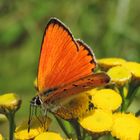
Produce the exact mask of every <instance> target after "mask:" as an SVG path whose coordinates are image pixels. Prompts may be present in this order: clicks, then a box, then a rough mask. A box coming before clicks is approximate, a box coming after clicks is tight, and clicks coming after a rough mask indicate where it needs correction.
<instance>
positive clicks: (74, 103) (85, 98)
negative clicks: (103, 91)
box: [56, 92, 92, 120]
mask: <svg viewBox="0 0 140 140" xmlns="http://www.w3.org/2000/svg"><path fill="white" fill-rule="evenodd" d="M90 100H91V99H90V95H88V93H86V92H84V93H81V94H78V95H73V96H72V97H69V99H65V101H64V100H62V101H60V102H59V103H58V104H60V103H61V106H60V108H58V110H57V111H56V114H57V115H58V116H59V117H61V118H63V119H66V120H69V119H76V118H78V117H80V116H81V115H84V114H85V113H86V112H87V111H88V110H89V104H90ZM91 104H92V103H91Z"/></svg>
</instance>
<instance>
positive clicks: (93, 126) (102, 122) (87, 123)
mask: <svg viewBox="0 0 140 140" xmlns="http://www.w3.org/2000/svg"><path fill="white" fill-rule="evenodd" d="M79 123H80V125H81V126H82V127H83V128H84V129H86V130H87V131H89V132H91V133H93V134H95V133H103V132H107V131H110V130H111V127H112V123H113V120H112V113H111V112H110V111H104V110H101V109H95V110H94V111H92V112H90V114H89V115H88V116H85V117H83V118H80V119H79Z"/></svg>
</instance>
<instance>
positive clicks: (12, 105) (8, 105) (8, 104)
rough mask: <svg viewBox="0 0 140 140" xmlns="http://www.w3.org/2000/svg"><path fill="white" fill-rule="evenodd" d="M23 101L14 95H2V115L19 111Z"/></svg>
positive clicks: (0, 98) (0, 107)
mask: <svg viewBox="0 0 140 140" xmlns="http://www.w3.org/2000/svg"><path fill="white" fill-rule="evenodd" d="M20 104H21V99H20V98H19V97H18V96H17V95H16V94H14V93H7V94H3V95H0V113H3V114H5V112H7V111H11V110H15V111H16V110H18V109H19V107H20Z"/></svg>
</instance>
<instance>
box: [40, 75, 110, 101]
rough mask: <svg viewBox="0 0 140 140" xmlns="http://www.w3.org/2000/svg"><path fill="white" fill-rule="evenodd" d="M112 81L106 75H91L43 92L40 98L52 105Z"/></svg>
mask: <svg viewBox="0 0 140 140" xmlns="http://www.w3.org/2000/svg"><path fill="white" fill-rule="evenodd" d="M109 81H110V78H109V76H108V75H107V74H105V73H97V74H91V75H89V76H86V77H84V78H81V79H79V80H76V81H73V82H72V83H69V84H66V85H63V86H58V87H55V88H53V89H51V90H47V91H46V92H43V93H42V94H41V95H40V96H42V97H41V98H42V99H43V102H46V103H52V102H54V101H57V100H59V99H65V98H66V97H69V96H72V95H75V94H79V93H81V92H83V91H87V90H89V89H92V88H95V87H99V86H104V85H106V84H107V83H108V82H109Z"/></svg>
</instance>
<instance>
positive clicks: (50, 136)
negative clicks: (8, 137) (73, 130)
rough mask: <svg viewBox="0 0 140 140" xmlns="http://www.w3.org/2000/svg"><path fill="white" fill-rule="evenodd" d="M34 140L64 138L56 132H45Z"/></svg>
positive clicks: (57, 139) (61, 139)
mask: <svg viewBox="0 0 140 140" xmlns="http://www.w3.org/2000/svg"><path fill="white" fill-rule="evenodd" d="M34 140H63V138H62V137H61V136H60V135H59V134H58V133H54V132H44V133H41V134H40V135H38V136H37V137H35V139H34Z"/></svg>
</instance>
